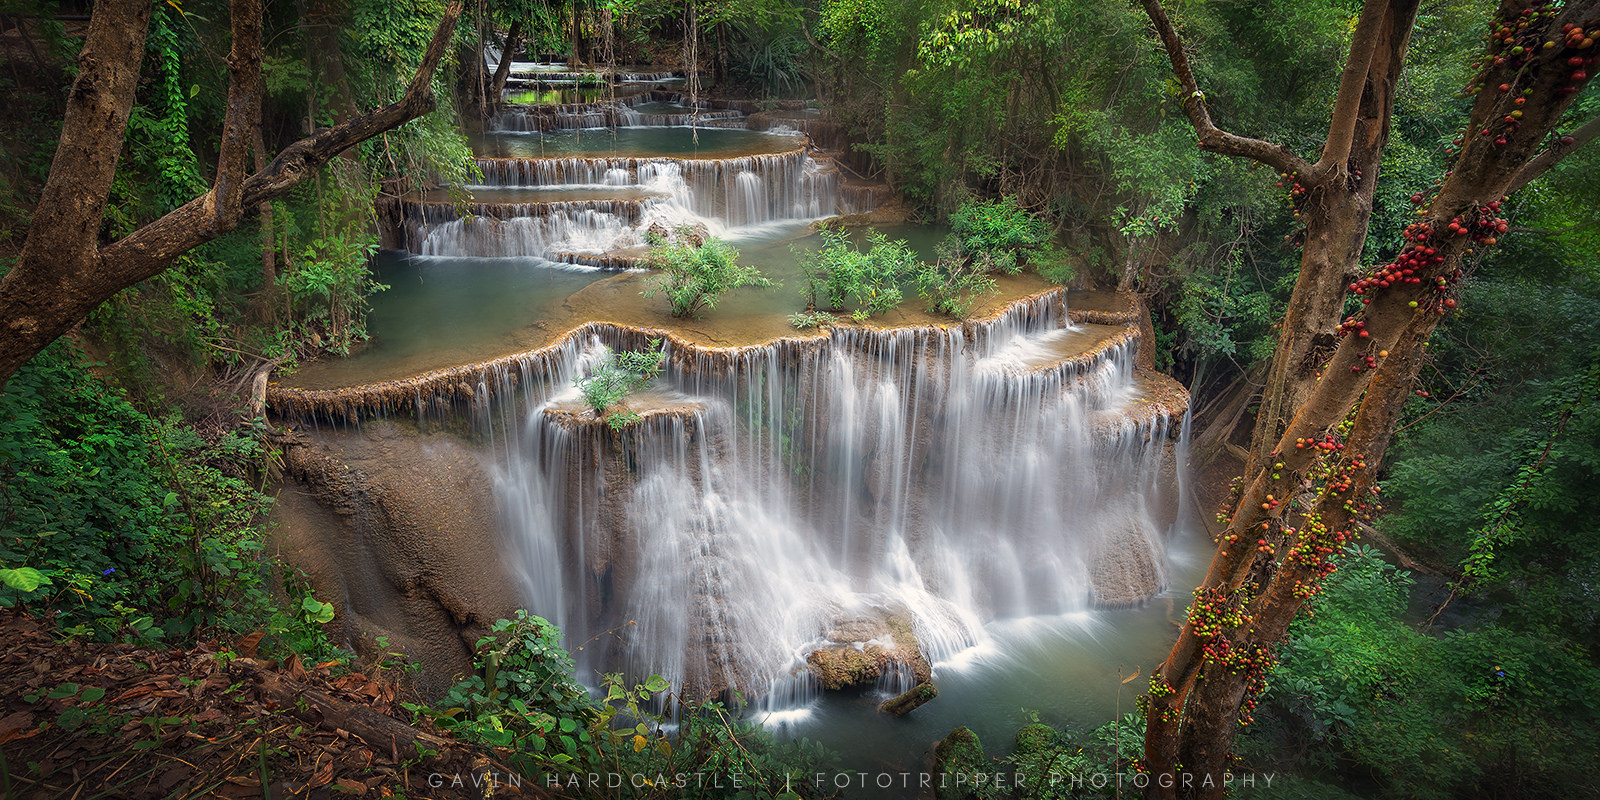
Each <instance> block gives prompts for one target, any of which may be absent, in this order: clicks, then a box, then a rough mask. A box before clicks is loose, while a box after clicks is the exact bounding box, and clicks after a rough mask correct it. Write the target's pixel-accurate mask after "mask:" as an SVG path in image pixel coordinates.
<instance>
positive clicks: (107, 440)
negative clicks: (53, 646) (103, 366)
mask: <svg viewBox="0 0 1600 800" xmlns="http://www.w3.org/2000/svg"><path fill="white" fill-rule="evenodd" d="M264 456H265V454H264V453H263V452H262V450H261V447H260V445H259V444H258V443H257V442H256V441H255V440H254V439H253V438H250V437H247V436H244V435H240V434H238V433H236V432H231V431H230V432H225V433H222V434H220V435H217V436H215V437H214V438H212V439H210V440H208V439H206V438H203V437H202V436H201V435H200V434H199V433H198V432H196V431H195V429H194V428H192V427H190V426H188V425H186V424H184V423H183V421H182V420H181V418H180V417H178V416H177V415H176V414H172V415H169V416H166V417H163V418H161V419H153V418H151V417H149V416H146V415H145V414H143V413H142V412H140V411H139V410H138V409H136V408H134V406H133V405H132V404H131V403H130V402H128V400H127V399H126V398H125V397H123V396H122V395H121V394H120V393H119V392H117V391H116V390H115V389H113V388H112V387H111V386H109V385H107V384H106V383H105V382H104V381H103V380H101V379H100V378H98V377H96V376H94V375H92V374H90V373H89V372H88V371H87V370H85V369H84V367H83V365H82V364H81V363H79V361H78V359H77V358H76V357H75V356H74V354H73V353H72V352H71V351H70V350H69V349H68V347H67V345H66V344H65V343H63V342H57V343H56V344H54V345H52V346H51V347H49V348H47V349H46V350H45V351H44V352H42V353H40V354H39V355H38V356H37V357H35V358H34V359H33V360H32V361H30V362H29V363H28V364H27V365H26V366H24V367H23V368H22V369H21V370H20V371H18V372H17V374H16V375H14V376H12V378H11V380H10V381H9V382H8V383H7V384H6V390H5V392H4V393H3V394H0V582H3V583H4V586H0V606H7V607H30V608H33V609H36V610H40V609H45V608H50V609H53V610H55V611H56V613H57V614H58V615H59V616H58V619H59V623H60V626H61V629H62V630H63V631H65V632H66V633H68V634H69V635H74V636H84V637H91V638H95V639H99V640H110V639H131V640H138V641H154V640H159V639H166V638H176V637H190V636H193V635H196V634H197V633H199V632H201V631H202V630H208V631H209V632H211V633H215V634H222V635H228V634H233V635H237V634H243V633H247V632H249V631H252V630H264V631H267V632H269V633H272V634H274V638H273V639H272V640H271V641H269V642H268V646H269V647H271V646H288V647H292V648H300V649H302V651H310V650H314V651H316V655H318V656H319V657H320V658H322V659H326V658H328V657H330V656H332V655H333V654H334V652H335V651H334V650H333V648H331V647H329V646H328V645H327V640H326V638H325V637H323V636H322V635H321V629H320V626H321V624H322V623H324V622H326V621H327V619H328V618H331V609H327V610H326V611H325V610H324V609H325V604H322V603H319V602H318V601H316V600H314V599H312V598H311V597H310V596H309V595H308V594H306V593H305V587H304V584H303V583H301V582H298V581H297V580H295V579H294V578H293V576H292V575H284V576H280V577H279V585H280V586H281V587H282V588H284V589H285V590H287V593H288V595H289V598H288V599H289V603H288V604H287V606H286V607H285V606H283V605H280V603H279V602H278V601H277V600H276V599H275V598H274V597H273V591H272V590H273V584H274V575H273V574H272V564H271V562H269V561H268V560H267V559H265V558H264V557H263V552H262V551H263V547H262V543H261V529H260V527H259V523H260V522H261V521H262V520H263V519H264V518H265V515H266V512H267V508H268V506H269V504H270V502H271V500H270V498H267V497H266V496H264V495H262V494H261V493H260V492H258V491H256V490H255V488H254V487H253V486H251V484H250V483H249V481H248V479H247V472H246V470H247V469H249V468H250V465H251V464H252V462H256V461H259V460H261V459H263V458H264ZM312 604H315V609H313V608H312V607H311V605H312ZM325 614H326V616H324V615H325ZM309 654H310V653H309V652H308V655H309Z"/></svg>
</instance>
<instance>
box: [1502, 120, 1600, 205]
mask: <svg viewBox="0 0 1600 800" xmlns="http://www.w3.org/2000/svg"><path fill="white" fill-rule="evenodd" d="M1567 136H1570V137H1572V142H1571V143H1570V144H1565V143H1564V142H1565V139H1566V137H1562V139H1561V140H1560V141H1557V142H1556V143H1555V144H1553V145H1551V146H1550V148H1549V149H1547V150H1545V151H1544V152H1542V153H1540V154H1539V155H1537V156H1534V157H1533V159H1532V160H1530V161H1529V162H1528V163H1526V164H1523V165H1522V169H1519V170H1517V174H1516V175H1513V176H1512V178H1511V185H1510V186H1509V187H1507V188H1506V194H1508V195H1509V194H1511V193H1512V192H1515V191H1516V190H1518V189H1521V188H1522V187H1524V186H1527V185H1528V184H1530V183H1532V182H1533V181H1534V179H1535V178H1538V177H1539V176H1540V175H1543V174H1544V173H1545V172H1547V171H1548V170H1549V169H1550V168H1551V167H1553V166H1555V165H1556V164H1557V163H1558V162H1560V161H1561V159H1563V158H1566V157H1567V154H1568V153H1571V152H1572V151H1574V150H1577V149H1578V148H1580V147H1582V146H1584V145H1586V144H1588V143H1589V142H1591V141H1594V139H1595V137H1597V136H1600V117H1595V118H1594V119H1591V120H1589V121H1588V122H1585V123H1584V124H1583V125H1582V126H1580V127H1579V128H1578V129H1577V130H1575V131H1573V132H1572V133H1569V134H1567Z"/></svg>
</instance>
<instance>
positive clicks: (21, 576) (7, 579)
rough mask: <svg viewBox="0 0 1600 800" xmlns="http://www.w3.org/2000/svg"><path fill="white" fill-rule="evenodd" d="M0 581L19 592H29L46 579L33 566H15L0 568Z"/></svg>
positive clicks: (45, 581)
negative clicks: (14, 567) (13, 567)
mask: <svg viewBox="0 0 1600 800" xmlns="http://www.w3.org/2000/svg"><path fill="white" fill-rule="evenodd" d="M0 582H4V583H5V585H7V586H9V587H11V588H13V589H16V590H17V591H20V592H31V591H33V590H34V589H37V588H39V586H40V585H41V584H44V583H47V582H48V581H47V580H46V579H45V577H44V574H43V573H41V572H39V570H36V569H34V568H33V567H17V568H16V569H0Z"/></svg>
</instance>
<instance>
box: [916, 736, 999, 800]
mask: <svg viewBox="0 0 1600 800" xmlns="http://www.w3.org/2000/svg"><path fill="white" fill-rule="evenodd" d="M929 761H931V762H932V763H931V765H930V766H931V769H930V771H931V772H932V773H933V781H932V783H933V786H932V789H933V792H932V795H931V796H932V797H933V798H934V799H935V800H969V798H977V797H978V796H979V793H980V791H981V790H982V789H984V788H987V787H991V786H992V785H993V784H992V783H991V782H992V781H993V780H994V771H995V770H994V767H995V765H994V764H992V763H990V762H989V759H988V757H987V756H985V755H984V754H983V742H980V741H978V734H976V733H973V732H972V731H971V730H970V729H968V728H964V727H963V728H956V729H955V730H953V731H951V732H950V735H949V736H946V737H944V738H943V739H940V740H939V741H938V742H937V743H935V744H934V746H933V752H932V753H931V754H930V757H929ZM923 791H924V793H925V795H924V796H927V794H926V792H927V790H926V789H925V790H923Z"/></svg>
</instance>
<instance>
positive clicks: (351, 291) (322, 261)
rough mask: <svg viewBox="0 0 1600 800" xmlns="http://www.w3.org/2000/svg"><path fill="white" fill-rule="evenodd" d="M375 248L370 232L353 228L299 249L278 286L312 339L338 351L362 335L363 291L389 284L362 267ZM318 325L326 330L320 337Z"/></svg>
mask: <svg viewBox="0 0 1600 800" xmlns="http://www.w3.org/2000/svg"><path fill="white" fill-rule="evenodd" d="M377 251H378V243H377V242H376V241H375V240H374V239H373V238H372V237H371V236H369V235H367V234H361V233H356V232H354V231H349V232H346V233H343V234H336V235H331V236H326V237H323V238H320V239H315V240H313V241H312V242H311V243H310V244H308V245H306V247H305V249H304V250H302V251H301V253H300V258H299V260H298V261H297V262H296V263H295V268H294V270H293V271H291V272H289V273H288V274H287V275H285V276H284V279H283V285H284V288H286V289H287V290H288V291H289V296H290V298H291V299H292V301H293V303H294V307H295V308H296V309H297V310H298V311H299V312H300V314H301V315H303V319H304V321H305V324H306V325H307V327H308V328H309V329H311V332H312V333H313V334H315V336H314V337H313V341H321V343H322V345H323V346H325V347H327V348H328V349H329V350H332V351H333V352H335V353H339V354H341V355H343V354H348V353H349V352H350V346H351V345H353V344H355V343H356V342H360V341H364V340H365V339H366V338H367V327H366V311H367V296H368V295H370V294H372V293H373V292H381V291H383V290H385V289H387V288H389V287H388V286H385V285H384V284H381V283H378V282H377V281H375V280H373V279H372V271H371V270H370V269H368V264H369V263H370V262H371V261H372V256H373V254H374V253H376V252H377ZM318 328H321V329H323V330H324V331H325V332H326V333H327V336H326V338H325V339H323V337H322V335H321V333H320V332H318V331H317V329H318Z"/></svg>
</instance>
